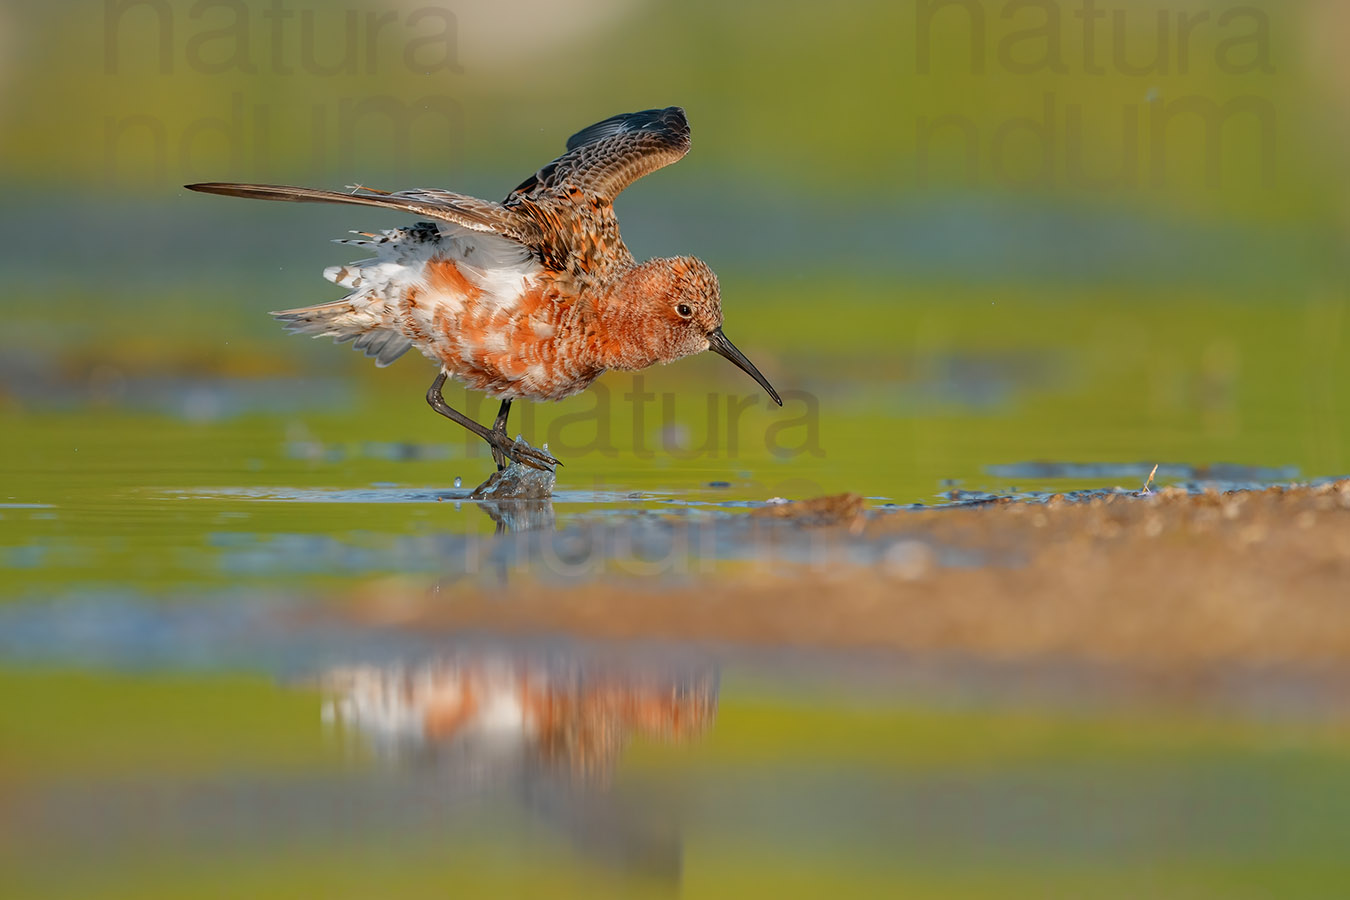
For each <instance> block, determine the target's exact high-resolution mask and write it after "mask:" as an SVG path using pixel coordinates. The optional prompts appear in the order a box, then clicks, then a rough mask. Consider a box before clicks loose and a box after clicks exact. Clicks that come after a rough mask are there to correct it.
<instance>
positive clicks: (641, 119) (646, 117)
mask: <svg viewBox="0 0 1350 900" xmlns="http://www.w3.org/2000/svg"><path fill="white" fill-rule="evenodd" d="M688 152H689V120H688V119H686V118H685V116H684V110H683V109H681V108H680V107H678V106H668V107H666V108H665V109H647V110H643V111H642V112H635V113H622V114H620V115H617V116H610V117H609V118H608V119H605V120H604V121H603V122H596V123H595V124H594V125H592V126H590V127H589V128H583V129H582V130H581V131H578V132H577V133H576V134H574V135H572V136H571V137H570V138H568V140H567V151H566V152H565V153H564V154H563V155H562V156H560V157H558V158H557V159H555V160H553V162H551V163H549V164H548V165H546V166H544V167H543V168H542V169H540V170H539V171H538V172H535V173H534V174H533V175H531V176H530V177H529V178H527V179H525V180H524V181H523V182H521V184H520V186H519V187H517V188H516V189H515V190H514V191H512V192H511V194H510V196H508V197H507V199H506V205H507V206H509V205H511V200H512V198H516V197H535V198H538V197H540V196H543V195H547V194H551V193H558V192H560V191H565V190H567V189H568V188H579V189H581V190H583V191H585V192H587V193H590V194H595V195H597V196H599V197H603V198H605V199H606V200H611V201H612V200H613V199H614V198H615V197H617V196H618V195H619V193H620V192H621V191H622V190H623V189H624V188H626V187H628V186H629V185H630V184H632V183H633V182H634V181H637V180H638V179H639V178H641V177H642V176H643V175H646V174H647V173H649V172H655V171H656V170H657V169H660V168H662V167H663V166H668V165H670V164H671V163H673V162H678V161H679V160H680V159H681V158H682V157H683V156H684V155H685V154H686V153H688Z"/></svg>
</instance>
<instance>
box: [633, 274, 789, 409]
mask: <svg viewBox="0 0 1350 900" xmlns="http://www.w3.org/2000/svg"><path fill="white" fill-rule="evenodd" d="M614 300H615V304H616V309H615V313H616V314H617V315H618V316H619V317H621V318H622V319H624V320H626V321H625V323H624V324H625V325H627V326H628V327H626V328H621V329H619V331H620V333H621V334H622V335H623V337H622V341H623V343H624V344H626V345H627V346H628V347H630V348H632V350H633V351H635V352H634V353H633V354H631V355H629V354H623V353H619V352H615V353H613V354H612V358H614V359H615V360H616V361H615V362H613V363H611V364H610V367H611V368H618V369H640V368H645V367H646V366H649V365H652V364H653V363H658V362H659V363H669V362H674V361H675V360H677V359H682V358H683V357H686V356H692V355H694V354H695V353H702V352H703V351H704V350H711V351H713V352H714V353H717V354H720V355H722V356H725V357H726V358H727V359H729V360H731V361H732V362H733V363H735V364H736V365H737V366H738V367H739V368H740V369H742V370H743V371H745V372H746V373H747V374H749V376H750V377H751V378H753V379H755V381H757V382H759V384H760V386H761V387H763V388H764V390H766V391H768V392H769V396H770V397H772V398H773V399H774V402H775V403H777V404H778V405H779V406H782V405H783V400H782V398H780V397H779V396H778V392H777V391H775V390H774V389H773V386H772V385H770V384H769V381H768V379H766V378H765V377H764V376H763V375H761V374H760V373H759V370H758V369H756V368H755V367H754V364H752V363H751V362H750V360H748V359H746V358H745V354H743V353H741V351H739V350H737V349H736V347H735V345H733V344H732V343H731V341H729V340H727V336H726V335H725V334H723V333H722V292H721V289H720V287H719V286H718V284H717V276H716V275H715V274H713V270H712V269H710V268H709V267H708V264H707V263H705V262H704V261H703V260H701V259H698V258H697V257H693V256H677V257H675V258H673V259H653V260H649V261H647V262H645V263H643V264H642V265H640V266H636V267H635V268H633V269H632V270H631V271H629V272H628V273H627V274H626V275H625V276H624V278H623V281H622V283H621V284H620V286H619V289H618V290H617V291H616V292H615V295H614ZM616 337H618V335H616ZM619 349H620V348H618V347H615V348H614V350H615V351H618V350H619ZM625 357H627V358H625Z"/></svg>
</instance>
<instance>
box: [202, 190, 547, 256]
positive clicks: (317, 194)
mask: <svg viewBox="0 0 1350 900" xmlns="http://www.w3.org/2000/svg"><path fill="white" fill-rule="evenodd" d="M186 187H187V188H188V190H192V191H200V192H201V193H203V194H221V195H223V196H226V197H249V198H252V199H256V200H287V201H290V202H298V203H346V204H353V205H356V206H382V207H384V208H386V209H399V210H403V211H404V212H411V213H416V214H418V215H420V216H426V217H427V218H430V219H435V220H437V221H441V222H450V223H453V224H455V225H458V226H460V227H461V228H467V229H469V230H470V231H479V232H487V233H493V234H498V235H501V236H502V237H506V238H510V239H511V240H513V241H517V242H519V243H521V244H524V245H526V246H533V245H534V244H537V243H538V241H539V237H540V235H539V229H538V227H537V226H536V225H535V224H534V223H533V222H532V221H530V220H529V219H528V218H524V217H522V216H520V215H519V214H517V213H514V212H512V211H511V210H508V209H506V208H505V207H504V206H503V205H502V204H500V203H491V202H489V201H487V200H479V199H478V198H476V197H470V196H467V195H465V194H456V193H454V192H453V191H442V190H438V189H435V188H421V189H417V190H411V191H398V192H397V193H387V192H385V191H375V190H371V189H369V188H354V189H353V190H352V191H351V192H350V193H344V192H342V191H324V190H317V189H315V188H302V187H289V186H286V185H279V184H224V183H221V182H205V183H202V184H189V185H186Z"/></svg>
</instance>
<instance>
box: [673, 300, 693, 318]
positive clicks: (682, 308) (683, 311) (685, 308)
mask: <svg viewBox="0 0 1350 900" xmlns="http://www.w3.org/2000/svg"><path fill="white" fill-rule="evenodd" d="M675 311H676V312H677V313H679V314H680V315H681V316H683V317H684V318H686V319H687V318H689V317H690V316H692V315H693V314H694V311H693V310H692V309H690V308H689V304H688V303H681V304H680V305H679V306H677V307H675Z"/></svg>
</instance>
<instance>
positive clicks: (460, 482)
mask: <svg viewBox="0 0 1350 900" xmlns="http://www.w3.org/2000/svg"><path fill="white" fill-rule="evenodd" d="M455 487H464V479H463V478H460V477H459V476H458V475H456V476H455Z"/></svg>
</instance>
